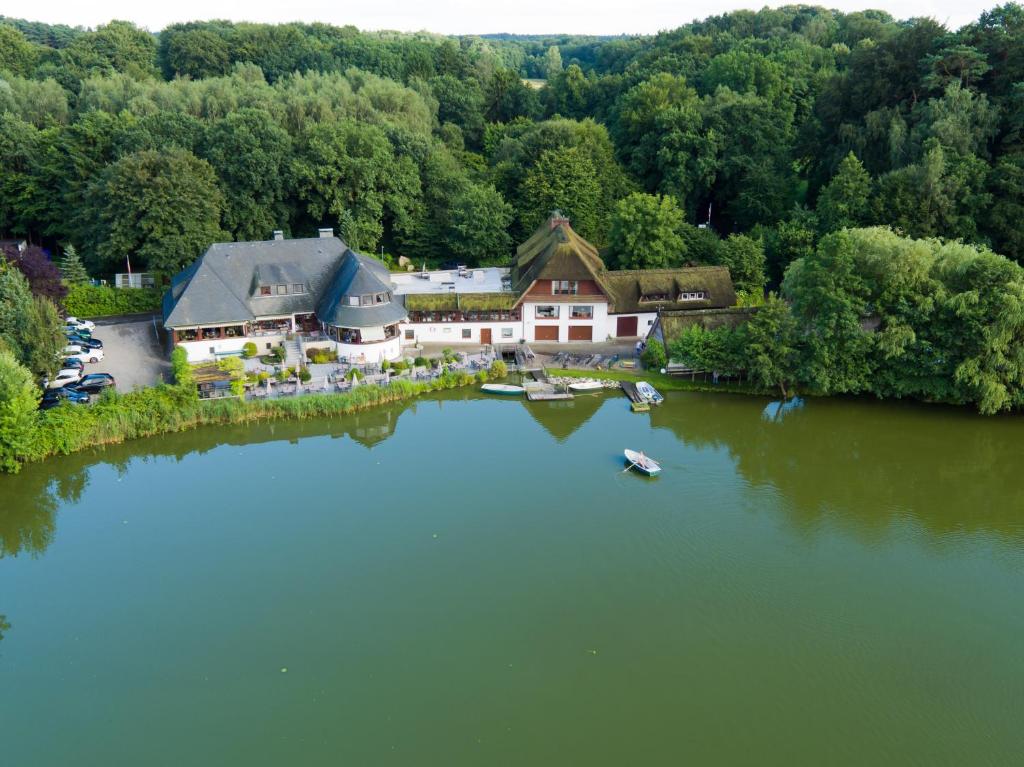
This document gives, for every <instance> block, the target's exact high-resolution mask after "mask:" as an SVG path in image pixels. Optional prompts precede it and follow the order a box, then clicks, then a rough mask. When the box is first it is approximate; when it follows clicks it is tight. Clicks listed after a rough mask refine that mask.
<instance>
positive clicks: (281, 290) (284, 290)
mask: <svg viewBox="0 0 1024 767" xmlns="http://www.w3.org/2000/svg"><path fill="white" fill-rule="evenodd" d="M277 295H279V296H287V295H288V286H287V285H278V286H277Z"/></svg>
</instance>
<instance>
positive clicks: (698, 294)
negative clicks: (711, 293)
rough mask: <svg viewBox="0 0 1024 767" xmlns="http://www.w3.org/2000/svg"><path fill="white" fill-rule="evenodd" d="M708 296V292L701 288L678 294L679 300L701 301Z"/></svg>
mask: <svg viewBox="0 0 1024 767" xmlns="http://www.w3.org/2000/svg"><path fill="white" fill-rule="evenodd" d="M707 297H708V294H707V293H706V292H704V291H703V290H691V291H688V292H686V293H680V294H679V300H680V301H703V300H704V299H706V298H707Z"/></svg>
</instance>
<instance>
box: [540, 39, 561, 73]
mask: <svg viewBox="0 0 1024 767" xmlns="http://www.w3.org/2000/svg"><path fill="white" fill-rule="evenodd" d="M543 69H544V77H546V78H548V79H551V78H552V77H554V76H555V75H557V74H558V73H559V72H561V71H562V54H561V52H560V51H559V50H558V46H557V45H552V46H551V47H549V48H548V50H547V52H546V53H545V54H544V64H543Z"/></svg>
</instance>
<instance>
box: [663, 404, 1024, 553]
mask: <svg viewBox="0 0 1024 767" xmlns="http://www.w3.org/2000/svg"><path fill="white" fill-rule="evenodd" d="M687 400H688V401H687V404H686V405H684V406H682V407H675V406H673V407H661V408H658V409H655V410H653V411H652V413H651V423H652V425H654V426H655V427H658V428H664V429H670V430H671V431H672V432H673V433H674V434H675V435H676V436H677V437H678V438H679V439H680V440H682V441H684V442H686V443H688V444H690V445H694V446H699V447H722V448H725V449H726V450H728V452H729V454H730V456H731V457H732V458H733V460H734V461H735V463H736V468H737V469H738V470H739V472H740V473H741V474H742V476H743V477H744V478H745V479H746V480H747V481H748V482H750V483H751V484H754V485H771V486H773V487H775V488H776V489H777V490H778V491H779V492H780V493H781V494H782V495H783V496H784V497H785V498H786V500H787V501H788V503H787V504H786V507H787V508H788V509H789V510H790V513H791V514H792V515H793V521H794V522H795V523H796V524H798V525H801V526H804V525H813V524H815V523H817V522H818V521H819V520H820V519H821V517H822V515H824V514H827V513H838V514H841V515H842V516H843V518H844V521H846V522H848V523H849V524H851V525H853V526H855V527H857V528H860V529H861V530H864V531H871V530H875V531H878V530H881V529H882V528H884V527H885V526H887V525H889V524H890V523H891V522H893V521H894V520H895V519H897V518H899V517H901V516H905V515H909V516H912V517H914V518H915V519H916V520H917V521H918V522H919V523H920V524H921V525H923V526H924V527H925V528H926V529H928V530H931V531H933V532H935V533H940V534H947V533H950V532H954V531H990V532H995V533H998V534H1000V535H1003V536H1012V537H1019V538H1024V481H1021V474H1020V469H1019V451H1020V446H1021V445H1022V444H1024V421H1022V420H1021V419H1020V418H1019V417H998V418H985V417H981V416H978V415H975V414H973V413H970V412H968V411H966V410H957V409H952V408H942V407H928V406H920V405H909V404H908V405H903V404H891V403H883V402H876V401H871V400H867V401H860V400H857V401H854V400H839V399H828V400H824V399H823V400H817V399H816V400H813V401H811V402H810V403H809V404H807V405H806V406H804V407H798V408H795V409H790V410H789V411H788V412H786V413H785V415H784V417H783V418H781V419H776V418H771V419H764V418H752V417H751V415H752V412H751V411H752V409H753V408H752V402H751V400H750V399H749V398H746V397H734V396H715V395H693V396H690V395H688V396H687Z"/></svg>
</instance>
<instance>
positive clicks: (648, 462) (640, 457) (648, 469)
mask: <svg viewBox="0 0 1024 767" xmlns="http://www.w3.org/2000/svg"><path fill="white" fill-rule="evenodd" d="M624 452H625V454H626V462H627V463H628V464H629V468H630V469H636V470H637V471H639V472H642V473H644V474H646V475H647V476H648V477H655V476H657V475H658V474H660V473H661V464H659V463H658V462H657V461H655V460H654V459H653V458H649V457H648V456H646V455H644V454H643V453H642V452H641V453H638V452H636V451H635V450H629V449H628V448H627V449H626V450H625V451H624Z"/></svg>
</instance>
